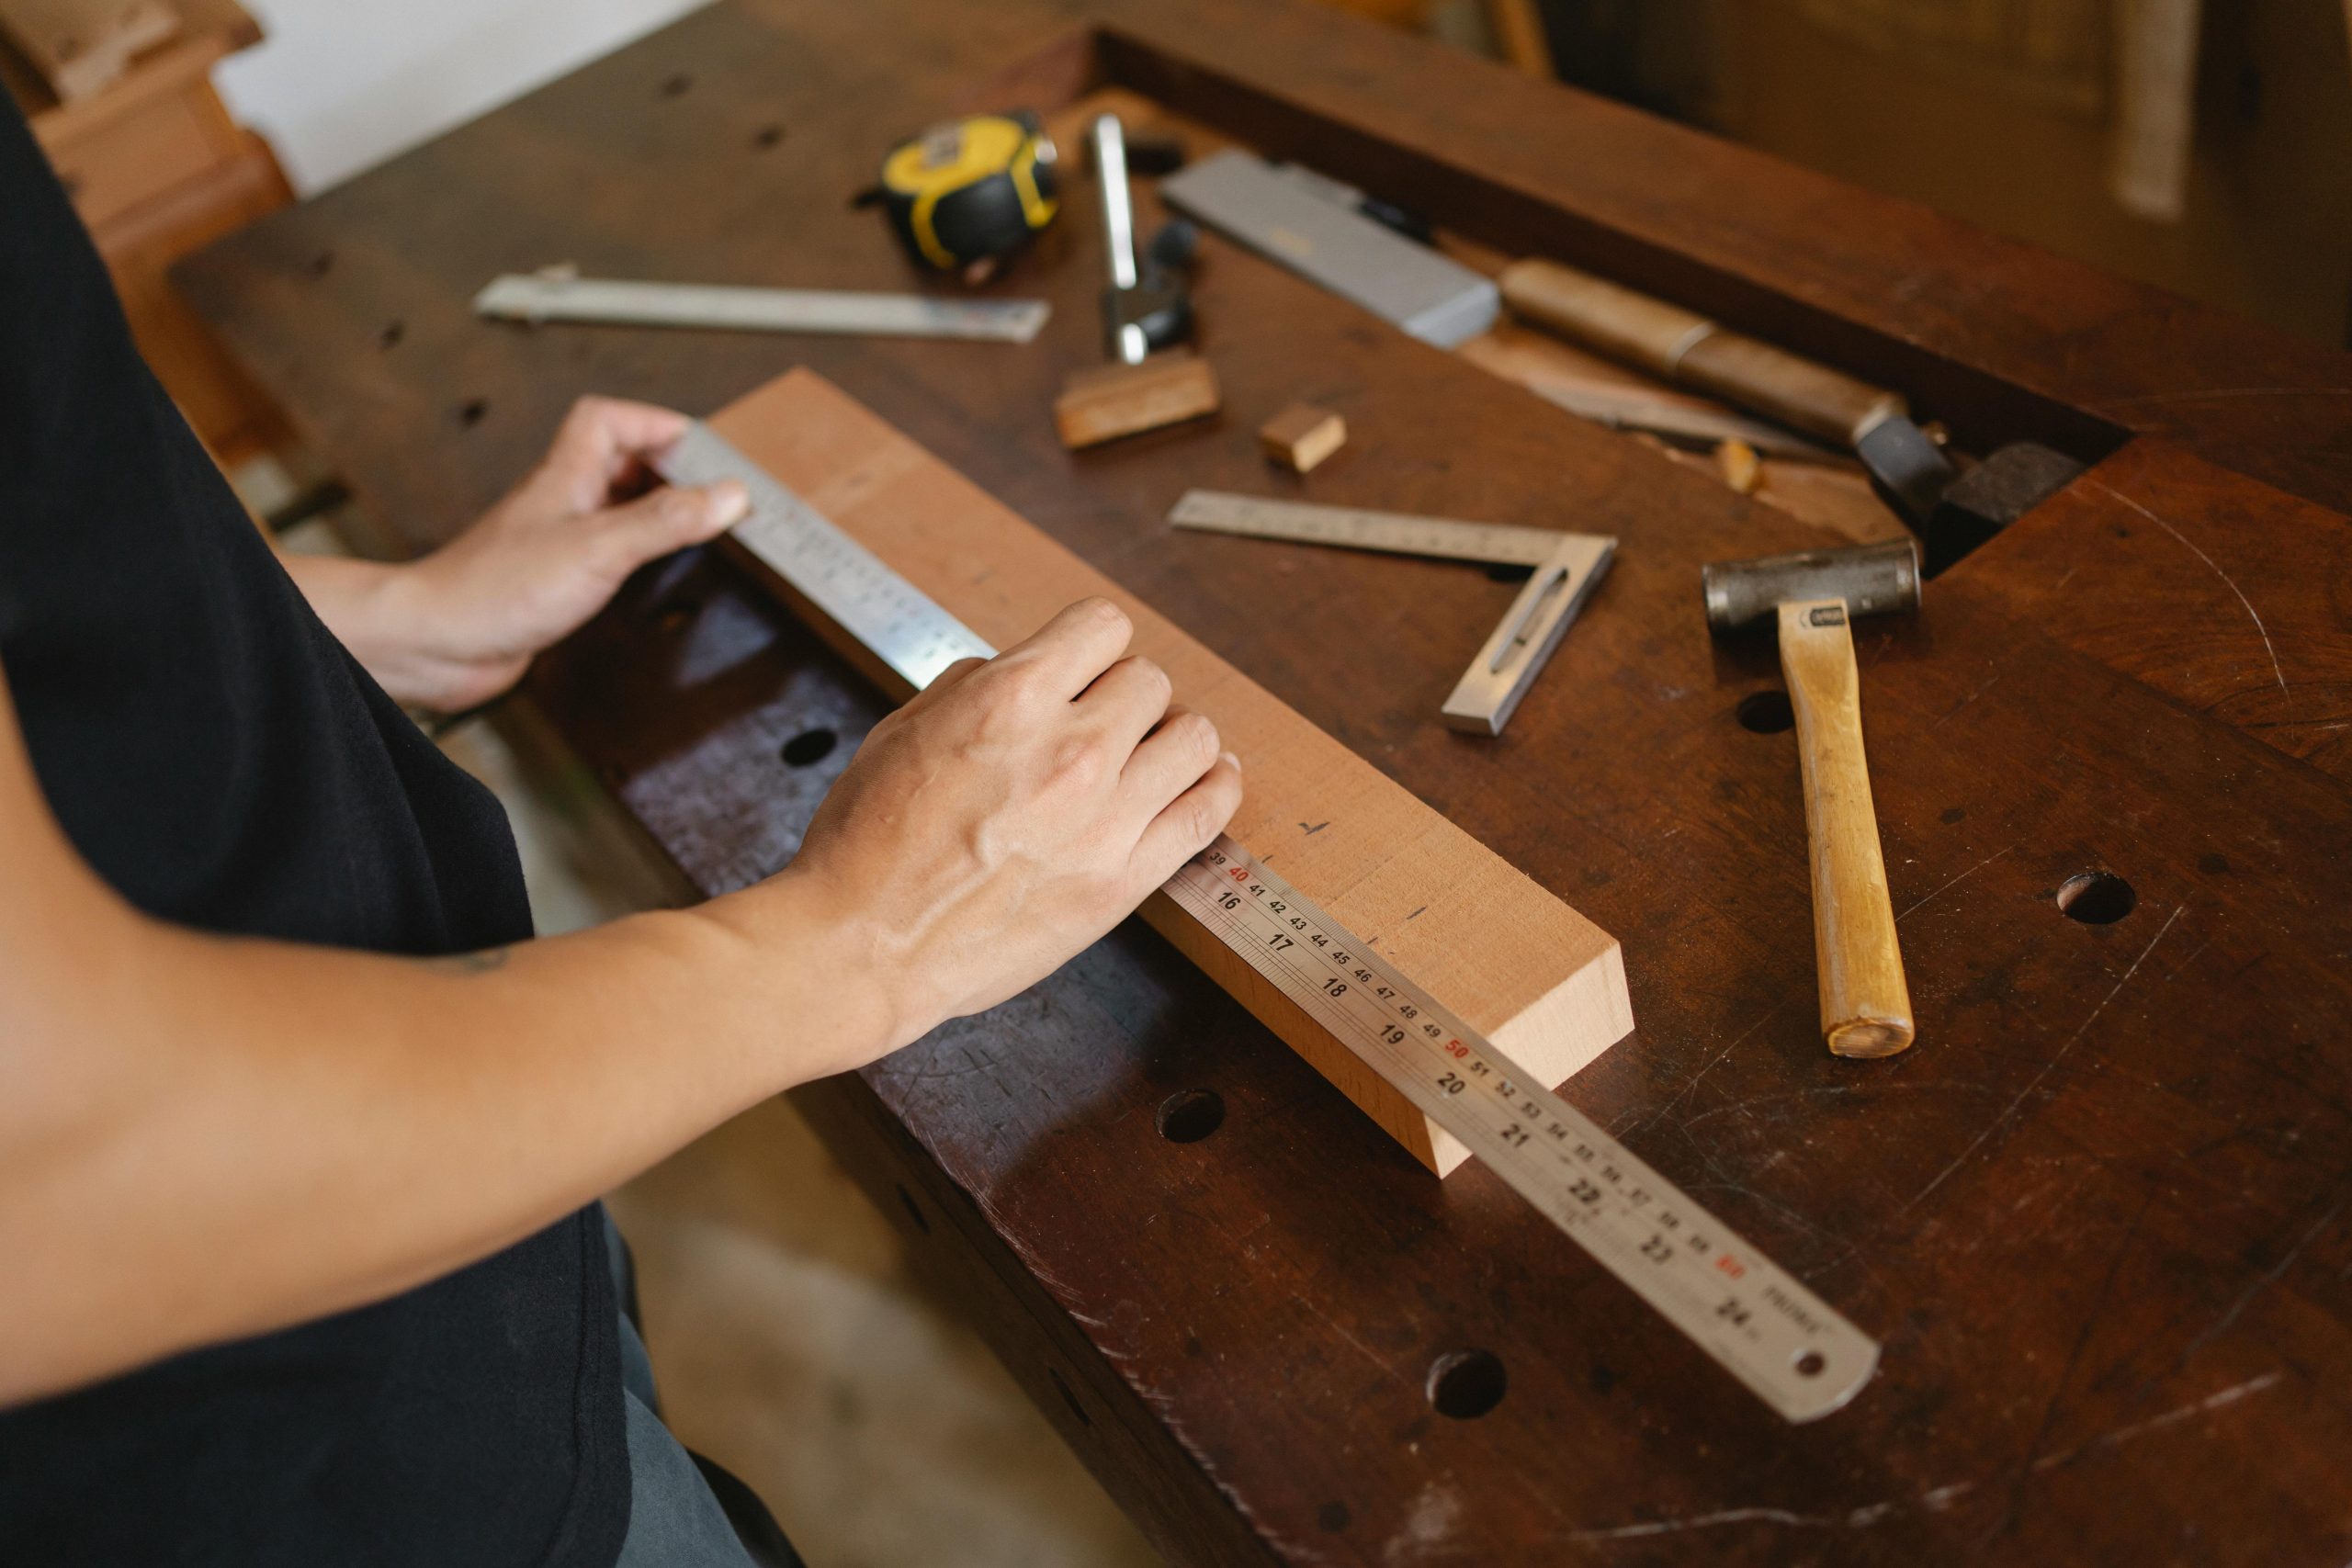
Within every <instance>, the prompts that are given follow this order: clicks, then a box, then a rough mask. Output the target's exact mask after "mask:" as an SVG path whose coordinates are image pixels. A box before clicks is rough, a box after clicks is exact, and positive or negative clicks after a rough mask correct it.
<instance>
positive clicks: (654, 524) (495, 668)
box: [346, 398, 751, 713]
mask: <svg viewBox="0 0 2352 1568" xmlns="http://www.w3.org/2000/svg"><path fill="white" fill-rule="evenodd" d="M685 427H686V417H685V415H684V414H681V413H673V412H671V411H670V410H668V409H662V408H655V407H653V406H652V405H650V404H648V403H633V402H624V401H621V400H617V399H613V398H582V399H581V400H579V401H578V402H576V403H574V404H572V405H571V412H570V413H569V414H567V415H566V416H565V418H564V422H563V424H562V426H561V428H560V429H559V430H558V431H557V432H556V436H555V441H554V444H553V445H552V446H549V447H548V455H547V456H546V457H544V458H542V459H541V460H540V462H539V466H538V467H537V468H534V469H533V470H532V471H531V473H530V475H529V477H528V478H526V479H524V480H523V482H522V483H521V484H519V485H517V486H515V489H514V490H513V491H511V492H510V493H509V494H508V495H507V496H506V498H505V499H504V500H503V501H501V502H498V504H497V505H495V506H493V507H492V508H491V509H490V510H489V511H488V512H486V513H483V514H482V516H481V521H479V522H477V523H476V524H475V525H473V526H472V527H470V528H469V529H467V530H466V531H465V533H463V534H461V535H459V536H458V537H457V538H455V539H453V540H451V541H450V542H449V543H448V544H447V545H445V546H443V547H441V548H440V549H437V550H435V551H434V552H433V553H432V554H431V555H429V556H426V557H424V558H423V559H422V560H419V561H417V562H416V563H415V564H414V565H413V566H411V567H408V568H405V569H402V572H401V578H400V580H399V581H398V583H397V586H398V587H399V588H400V589H401V590H402V592H401V603H400V606H399V611H398V622H397V624H398V625H399V626H400V627H401V642H402V645H403V646H402V647H401V648H400V649H398V653H399V654H400V655H401V658H400V660H399V665H398V673H397V675H396V677H395V680H396V681H397V684H398V685H399V686H400V687H401V691H400V693H399V694H401V696H402V697H403V698H404V700H410V701H414V702H417V703H418V704H420V705H423V706H426V707H433V708H437V709H440V710H441V711H443V712H453V713H454V712H460V711H462V710H464V709H466V708H469V707H473V706H476V705H479V704H481V703H484V702H487V701H489V700H490V699H491V698H492V697H494V696H496V695H498V694H500V693H502V692H503V691H505V690H506V689H507V688H508V687H510V686H512V685H513V684H514V683H515V682H516V681H518V680H520V679H522V676H523V671H524V670H525V669H526V668H527V667H528V665H529V664H530V661H531V659H532V656H533V655H535V654H537V652H538V651H539V650H540V649H544V648H547V647H548V646H549V645H550V644H552V643H554V642H556V641H558V640H559V639H560V638H561V637H565V636H566V635H567V634H569V633H570V632H571V631H572V630H573V629H574V628H576V627H578V626H580V625H581V624H582V622H584V621H586V620H587V619H588V617H590V616H591V615H594V614H595V613H596V612H597V611H599V610H601V609H603V608H604V607H605V603H606V602H607V601H608V600H610V599H611V598H612V596H613V594H614V592H616V590H617V589H618V588H619V587H620V585H621V582H622V581H623V580H624V579H626V578H627V577H628V574H629V573H630V572H632V571H635V570H637V569H638V568H639V566H642V565H643V564H644V563H645V562H647V561H649V560H651V559H652V558H655V557H657V556H663V555H667V554H669V553H670V552H671V551H673V550H676V549H682V548H684V547H686V546H688V545H695V544H700V543H701V542H703V541H704V540H706V539H709V538H712V537H714V536H717V535H719V534H722V533H724V532H726V530H727V529H728V528H729V527H730V526H731V525H734V524H735V523H736V522H737V521H738V520H739V519H741V517H742V515H743V513H744V512H745V511H746V510H748V508H749V507H750V504H751V498H750V497H749V495H747V494H746V493H745V491H744V490H743V487H742V486H741V485H740V484H737V483H735V482H733V481H732V480H728V481H725V482H722V483H719V484H716V485H711V486H707V487H702V486H683V487H678V488H667V487H664V488H657V489H654V490H650V491H645V493H643V494H635V491H637V490H639V489H640V488H641V487H642V485H643V482H644V481H645V479H646V478H647V477H648V476H647V472H646V462H647V459H648V458H650V457H652V456H654V455H655V454H658V453H660V452H662V450H663V449H665V448H666V447H668V446H670V445H671V443H673V442H674V441H675V440H677V438H678V436H679V434H681V433H683V432H684V429H685ZM633 494H635V498H634V499H621V498H623V497H628V496H631V495H633ZM346 640H350V639H346ZM368 662H369V663H370V667H371V668H374V666H375V661H374V660H368ZM383 678H384V676H383V674H382V673H381V672H379V679H383ZM395 680H387V682H386V683H387V685H392V684H394V683H395Z"/></svg>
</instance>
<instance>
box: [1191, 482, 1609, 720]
mask: <svg viewBox="0 0 2352 1568" xmlns="http://www.w3.org/2000/svg"><path fill="white" fill-rule="evenodd" d="M1168 521H1170V523H1173V524H1174V525H1176V526H1178V527H1179V528H1198V529H1203V530H1205V531H1207V532H1210V533H1216V534H1240V535H1244V536H1248V537H1250V538H1252V539H1289V540H1293V541H1295V542H1296V543H1299V544H1304V545H1336V546H1339V547H1341V548H1343V549H1351V550H1379V551H1382V552H1384V553H1386V554H1389V555H1401V556H1436V557H1438V558H1442V559H1445V560H1474V561H1484V562H1486V563H1487V564H1488V565H1490V566H1524V567H1532V569H1533V575H1532V576H1531V577H1529V578H1528V580H1527V584H1526V586H1525V587H1523V588H1521V590H1520V591H1519V597H1518V598H1516V599H1514V600H1512V601H1511V604H1510V610H1509V612H1507V613H1506V614H1505V615H1504V616H1503V618H1502V619H1501V621H1499V622H1498V623H1497V625H1496V626H1495V629H1494V630H1493V631H1492V632H1490V633H1488V634H1487V642H1486V646H1485V647H1483V648H1481V649H1478V657H1477V658H1476V659H1474V660H1471V661H1470V668H1469V669H1467V670H1465V671H1463V672H1462V679H1461V680H1460V681H1459V682H1455V684H1454V688H1453V695H1452V696H1450V697H1448V698H1446V699H1445V705H1444V706H1443V707H1442V708H1441V709H1440V710H1439V712H1440V713H1441V714H1442V716H1443V717H1444V719H1445V722H1446V723H1447V724H1448V725H1450V726H1452V727H1453V728H1455V729H1463V730H1468V731H1469V732H1470V733H1472V734H1474V735H1500V734H1501V733H1502V732H1503V726H1504V725H1505V724H1507V723H1509V722H1510V716H1511V713H1512V711H1513V710H1514V709H1516V708H1517V707H1518V706H1519V701H1520V699H1521V697H1523V696H1525V695H1527V688H1528V687H1529V686H1531V685H1532V684H1533V683H1534V681H1535V677H1536V675H1537V674H1538V672H1540V671H1542V670H1543V668H1544V665H1545V663H1547V662H1548V661H1549V660H1551V657H1552V650H1553V649H1555V648H1557V647H1559V646H1560V638H1561V637H1563V636H1564V635H1565V634H1566V632H1567V629H1568V623H1569V622H1571V621H1573V620H1575V619H1576V618H1577V611H1579V610H1581V609H1583V608H1584V602H1585V601H1586V600H1587V599H1589V598H1590V597H1591V596H1592V591H1593V589H1594V587H1595V586H1597V585H1598V584H1599V583H1600V579H1601V577H1602V575H1603V574H1605V573H1606V572H1607V571H1608V570H1609V563H1610V560H1611V558H1613V557H1614V556H1615V555H1616V553H1617V541H1616V539H1615V538H1613V537H1612V536H1609V535H1606V534H1563V533H1559V532H1557V531H1555V530H1554V529H1550V528H1523V527H1521V526H1519V525H1516V524H1511V523H1464V522H1460V521H1457V520H1456V519H1454V518H1451V517H1415V516H1410V515H1408V514H1407V513H1401V512H1363V511H1360V510H1358V509H1356V508H1354V507H1351V506H1313V505H1309V504H1307V503H1306V502H1298V501H1268V500H1265V499H1263V498H1262V497H1260V496H1254V495H1235V494H1232V493H1230V492H1229V491H1216V490H1188V491H1185V492H1184V495H1183V499H1182V500H1180V501H1179V502H1177V503H1176V504H1175V506H1174V508H1172V509H1171V510H1170V512H1169V513H1168Z"/></svg>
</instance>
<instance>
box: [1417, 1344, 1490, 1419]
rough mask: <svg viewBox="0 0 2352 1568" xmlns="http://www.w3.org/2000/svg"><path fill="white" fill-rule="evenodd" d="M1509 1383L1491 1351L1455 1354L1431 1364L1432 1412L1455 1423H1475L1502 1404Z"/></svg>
mask: <svg viewBox="0 0 2352 1568" xmlns="http://www.w3.org/2000/svg"><path fill="white" fill-rule="evenodd" d="M1509 1386H1510V1378H1509V1376H1507V1375H1506V1374H1505V1373H1504V1371H1503V1359H1502V1358H1501V1357H1500V1356H1498V1355H1496V1354H1495V1353H1494V1352H1493V1351H1492V1350H1452V1351H1448V1352H1447V1353H1446V1354H1444V1355H1442V1356H1440V1357H1439V1358H1438V1359H1436V1360H1435V1361H1432V1362H1431V1363H1430V1380H1429V1396H1430V1409H1432V1410H1434V1411H1436V1412H1437V1413H1438V1414H1439V1415H1441V1416H1445V1417H1446V1418H1447V1419H1449V1420H1453V1421H1475V1420H1476V1419H1477V1418H1478V1417H1479V1416H1484V1415H1485V1414H1487V1412H1488V1411H1489V1410H1492V1409H1493V1408H1494V1407H1495V1406H1496V1405H1498V1404H1501V1403H1502V1402H1503V1391H1504V1389H1505V1388H1507V1387H1509Z"/></svg>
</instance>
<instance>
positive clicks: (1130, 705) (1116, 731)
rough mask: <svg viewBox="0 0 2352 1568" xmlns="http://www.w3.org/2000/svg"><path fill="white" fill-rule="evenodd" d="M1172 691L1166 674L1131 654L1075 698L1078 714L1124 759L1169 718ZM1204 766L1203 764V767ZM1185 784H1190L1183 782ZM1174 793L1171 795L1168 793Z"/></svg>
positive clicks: (1154, 665) (1166, 672)
mask: <svg viewBox="0 0 2352 1568" xmlns="http://www.w3.org/2000/svg"><path fill="white" fill-rule="evenodd" d="M1171 691H1172V688H1171V687H1170V685H1169V682H1168V671H1165V670H1162V669H1161V668H1160V667H1159V665H1157V664H1155V663H1153V662H1152V661H1151V660H1148V659H1146V658H1144V657H1143V656H1142V655H1140V654H1134V653H1131V654H1129V655H1127V656H1126V657H1125V659H1122V660H1119V661H1118V662H1117V663H1115V664H1114V665H1112V666H1111V668H1109V669H1108V670H1105V671H1103V673H1102V674H1100V675H1098V676H1096V677H1095V679H1094V683H1093V684H1092V685H1091V686H1089V687H1087V688H1086V690H1085V691H1083V692H1080V694H1079V696H1078V706H1079V711H1080V713H1082V714H1084V715H1086V716H1088V717H1089V718H1090V719H1091V720H1092V721H1093V722H1094V723H1096V724H1098V725H1100V726H1102V732H1103V734H1104V735H1105V736H1107V737H1108V738H1109V739H1110V741H1111V743H1112V744H1113V745H1114V746H1116V747H1117V748H1118V750H1119V755H1120V756H1122V757H1125V755H1126V754H1127V753H1128V752H1129V751H1132V750H1135V748H1136V743H1137V742H1139V741H1141V740H1142V739H1143V738H1144V737H1145V736H1147V735H1148V734H1150V733H1151V728H1152V726H1153V725H1156V724H1158V723H1159V722H1160V721H1161V720H1162V719H1164V718H1166V717H1167V716H1168V699H1169V697H1170V694H1171ZM1202 765H1203V766H1204V767H1205V766H1207V764H1206V763H1205V762H1204V763H1203V764H1202ZM1184 782H1185V783H1186V784H1190V783H1192V780H1190V779H1187V780H1185V781H1184ZM1170 793H1171V794H1172V793H1173V792H1172V791H1171V792H1170Z"/></svg>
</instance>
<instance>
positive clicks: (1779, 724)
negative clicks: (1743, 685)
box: [1732, 691, 1797, 735]
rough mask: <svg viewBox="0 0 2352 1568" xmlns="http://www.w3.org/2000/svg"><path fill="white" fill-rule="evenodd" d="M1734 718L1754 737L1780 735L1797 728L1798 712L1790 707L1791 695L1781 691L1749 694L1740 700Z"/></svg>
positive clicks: (1734, 711)
mask: <svg viewBox="0 0 2352 1568" xmlns="http://www.w3.org/2000/svg"><path fill="white" fill-rule="evenodd" d="M1732 716H1734V717H1735V718H1736V719H1738V720H1739V727H1740V728H1742V729H1745V730H1747V731H1748V732H1749V733H1750V734H1754V735H1778V734H1780V733H1781V731H1782V730H1784V729H1793V728H1796V722H1797V716H1796V710H1795V709H1793V708H1792V707H1790V706H1789V694H1788V693H1786V692H1779V691H1774V692H1750V693H1748V694H1747V695H1746V696H1744V697H1742V698H1740V699H1739V706H1737V707H1736V708H1734V709H1733V710H1732Z"/></svg>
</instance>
